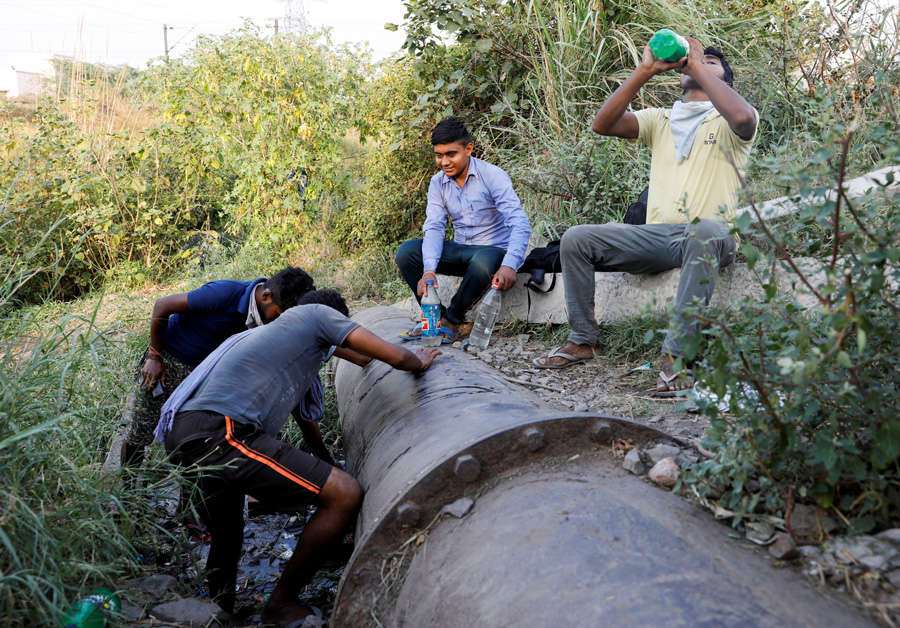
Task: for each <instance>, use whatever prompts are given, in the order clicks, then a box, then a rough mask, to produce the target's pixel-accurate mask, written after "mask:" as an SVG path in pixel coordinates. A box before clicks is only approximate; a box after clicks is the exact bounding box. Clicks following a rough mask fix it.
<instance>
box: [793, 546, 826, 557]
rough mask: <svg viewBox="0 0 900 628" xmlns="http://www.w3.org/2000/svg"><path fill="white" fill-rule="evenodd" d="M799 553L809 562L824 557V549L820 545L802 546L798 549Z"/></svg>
mask: <svg viewBox="0 0 900 628" xmlns="http://www.w3.org/2000/svg"><path fill="white" fill-rule="evenodd" d="M797 551H798V552H799V553H800V555H801V556H803V558H806V559H808V560H816V559H817V558H818V557H819V556H821V555H822V548H821V547H819V546H818V545H800V546H798V547H797Z"/></svg>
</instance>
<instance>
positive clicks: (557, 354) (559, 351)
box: [531, 345, 596, 369]
mask: <svg viewBox="0 0 900 628" xmlns="http://www.w3.org/2000/svg"><path fill="white" fill-rule="evenodd" d="M563 346H565V345H563ZM595 357H596V354H595V352H594V350H593V348H592V349H591V357H589V358H580V357H578V356H574V355H572V354H570V353H566V352H565V351H563V348H562V347H557V348H556V349H554V350H553V351H551V352H550V353H548V354H547V355H542V356H541V357H539V358H535V359H533V360H532V361H531V363H532V364H534V365H535V366H536V367H538V368H539V369H564V368H569V367H570V366H572V365H573V364H578V363H579V362H587V361H588V360H593V359H594V358H595ZM553 358H562V359H564V360H565V362H563V363H562V364H541V363H540V360H545V361H549V360H551V359H553Z"/></svg>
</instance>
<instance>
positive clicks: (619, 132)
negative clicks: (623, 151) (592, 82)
mask: <svg viewBox="0 0 900 628" xmlns="http://www.w3.org/2000/svg"><path fill="white" fill-rule="evenodd" d="M682 63H683V59H679V60H678V61H675V62H674V63H667V62H665V61H661V60H659V59H657V58H656V57H655V56H654V55H653V53H652V52H650V46H644V56H643V57H642V58H641V62H640V64H639V65H638V67H636V68H635V69H634V72H632V73H631V76H629V77H628V78H627V79H625V82H624V83H622V84H621V85H619V87H618V89H616V91H614V92H613V93H612V95H611V96H610V97H609V98H607V99H606V102H605V103H603V106H602V107H600V111H598V112H597V115H596V116H594V122H593V124H591V129H593V131H594V132H595V133H599V134H600V135H610V136H613V137H624V138H628V139H634V138H636V137H637V136H638V131H639V130H640V129H639V127H638V120H637V116H635V115H634V114H633V113H631V112H629V111H627V109H628V105H629V103H631V99H632V98H634V96H635V94H637V93H638V91H639V90H640V89H641V87H643V86H644V83H646V82H647V81H649V80H650V77H652V76H654V75H656V74H659V73H660V72H665V71H667V70H672V69H674V68H677V67H680V66H681V64H682Z"/></svg>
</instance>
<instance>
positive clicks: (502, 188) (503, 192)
mask: <svg viewBox="0 0 900 628" xmlns="http://www.w3.org/2000/svg"><path fill="white" fill-rule="evenodd" d="M498 170H500V169H499V168H498ZM489 184H490V192H491V195H492V196H493V198H494V204H495V205H496V207H497V211H498V212H500V214H501V215H502V216H503V219H504V223H505V224H506V226H507V228H508V229H509V244H508V245H507V247H506V255H504V256H503V261H502V262H501V263H500V268H499V269H498V270H497V272H496V273H494V280H496V281H497V282H498V283H499V286H500V290H509V289H510V288H512V287H513V286H514V285H516V271H517V270H518V269H519V266H521V265H522V262H523V261H524V260H525V249H527V248H528V239H529V238H530V237H531V224H530V223H529V222H528V216H527V215H526V214H525V210H524V209H522V201H520V200H519V196H518V194H516V191H515V190H514V189H513V186H512V180H511V179H510V178H509V175H508V174H506V173H505V172H503V171H502V170H500V171H499V172H495V173H494V174H493V175H492V176H491V179H490V182H489Z"/></svg>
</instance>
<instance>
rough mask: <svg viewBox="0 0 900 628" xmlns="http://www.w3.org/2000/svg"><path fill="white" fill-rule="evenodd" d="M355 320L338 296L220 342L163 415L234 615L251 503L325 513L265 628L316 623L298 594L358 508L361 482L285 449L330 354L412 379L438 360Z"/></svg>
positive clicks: (322, 293) (162, 434)
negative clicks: (290, 426)
mask: <svg viewBox="0 0 900 628" xmlns="http://www.w3.org/2000/svg"><path fill="white" fill-rule="evenodd" d="M347 313H348V312H347V305H346V303H345V302H344V299H343V298H341V295H340V294H338V293H337V292H335V291H333V290H317V291H314V292H310V293H308V294H306V295H305V296H304V297H303V299H301V301H300V304H299V305H297V306H296V307H293V308H291V309H289V310H287V311H286V312H284V313H283V314H281V316H280V317H278V319H277V320H275V321H273V322H272V323H269V324H268V325H266V326H265V327H259V328H257V329H250V330H247V331H245V332H243V333H241V334H237V335H235V336H232V337H230V338H229V339H228V340H226V341H225V342H224V343H222V344H221V345H220V346H219V347H218V348H217V349H216V350H215V351H214V352H213V353H211V354H210V355H209V356H208V357H207V358H206V359H205V360H204V361H203V362H202V363H200V365H199V366H198V367H197V368H196V369H194V371H193V372H192V373H191V374H190V376H188V378H187V379H185V380H184V382H182V383H181V385H180V386H179V387H178V388H177V389H176V390H175V392H174V393H172V396H171V397H170V399H169V400H168V401H167V402H166V404H165V405H164V406H163V409H162V414H161V417H160V420H159V424H158V425H157V428H156V431H155V435H156V438H157V440H159V441H162V442H163V443H164V444H165V447H166V452H168V454H169V455H170V457H171V459H172V461H173V462H175V463H176V464H178V465H180V466H183V467H187V468H188V469H189V473H190V474H191V475H193V476H194V477H195V479H196V482H197V487H198V489H199V493H200V499H199V500H198V501H199V502H200V503H199V505H198V507H197V510H198V512H199V513H200V517H201V519H202V521H203V523H204V524H205V525H206V526H207V528H208V529H209V532H210V535H211V537H212V540H211V544H210V549H209V557H208V558H207V561H206V571H207V578H208V582H209V594H210V597H211V598H212V599H213V600H214V601H216V602H218V603H219V605H220V606H222V608H224V609H225V610H226V611H229V612H231V611H232V610H233V607H234V597H235V585H236V582H237V568H238V560H239V558H240V554H241V545H242V542H243V539H244V518H243V507H244V496H245V495H251V496H253V497H255V498H256V499H258V500H259V501H260V502H262V503H263V504H264V505H266V504H268V505H273V506H277V507H279V509H282V510H285V509H297V508H298V507H301V506H304V505H305V504H307V503H309V502H313V503H315V504H316V505H317V509H316V513H315V514H314V515H313V516H312V518H311V519H310V520H309V521H308V522H307V524H306V527H305V528H304V530H303V533H302V534H301V535H300V538H299V539H298V540H297V545H296V547H295V548H294V552H293V554H292V556H291V558H290V559H289V560H288V562H287V564H286V565H285V568H284V572H283V573H282V575H281V578H280V579H279V580H278V582H277V583H276V585H275V589H274V590H273V591H272V594H271V596H270V597H269V601H268V603H267V604H266V607H265V609H264V612H263V622H264V623H266V624H277V625H279V626H280V625H287V624H290V623H291V622H294V621H297V620H300V619H302V618H303V617H305V616H306V615H309V614H310V611H309V609H307V608H305V607H303V606H301V605H300V603H299V601H298V599H297V596H298V595H299V593H300V591H301V590H302V589H303V587H304V586H305V585H306V584H307V583H308V582H309V581H310V579H311V578H312V576H313V575H314V574H315V572H316V570H317V569H318V568H319V566H320V565H321V562H322V560H323V559H324V558H325V557H326V556H327V552H328V550H329V549H330V548H331V547H332V546H333V545H334V544H335V543H336V542H337V541H338V540H339V539H340V538H341V535H342V534H343V532H344V529H345V528H346V526H347V524H349V523H350V522H351V521H352V520H353V517H354V516H356V513H357V511H358V510H359V506H360V503H361V500H362V490H361V489H360V487H359V484H358V483H357V482H356V480H355V479H353V477H352V476H350V475H349V474H347V473H345V472H344V471H342V470H340V469H338V468H337V467H334V466H332V465H330V464H327V463H326V462H325V461H323V460H320V459H319V458H317V457H315V456H312V455H310V454H307V453H305V452H303V451H300V450H299V449H295V448H294V447H291V446H290V445H288V444H287V443H285V442H282V441H280V440H278V433H279V432H280V431H281V428H282V426H283V425H284V423H285V422H286V421H287V418H288V415H289V414H293V415H294V416H295V418H297V419H299V418H300V416H299V414H300V412H301V411H300V410H299V406H300V404H301V402H302V401H303V399H304V397H305V395H306V394H307V391H308V390H309V387H310V386H311V385H312V383H313V382H314V381H316V380H317V379H318V374H319V368H320V367H321V366H322V363H323V362H324V361H325V360H326V359H327V358H328V356H329V355H330V354H331V349H332V347H337V348H338V349H337V350H336V351H335V354H336V355H344V354H345V353H348V354H349V355H344V357H346V358H347V359H349V360H350V361H352V362H354V363H355V364H357V365H359V366H364V365H365V364H367V363H368V361H369V360H371V359H373V358H374V359H376V360H381V361H383V362H386V363H388V364H390V365H391V366H393V367H394V368H396V369H400V370H403V371H411V372H414V373H419V372H422V371H425V370H427V369H428V367H430V366H431V363H432V362H433V361H434V358H435V357H436V356H437V355H439V354H440V352H439V351H438V350H437V349H433V348H423V349H419V350H418V351H416V352H415V353H410V352H409V351H407V350H406V349H404V348H402V347H399V346H397V345H393V344H391V343H388V342H385V341H384V340H382V339H381V338H379V337H378V336H376V335H374V334H373V333H371V332H369V331H368V330H366V329H365V328H363V327H361V326H360V325H359V324H358V323H355V322H353V321H352V320H350V319H349V318H347Z"/></svg>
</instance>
